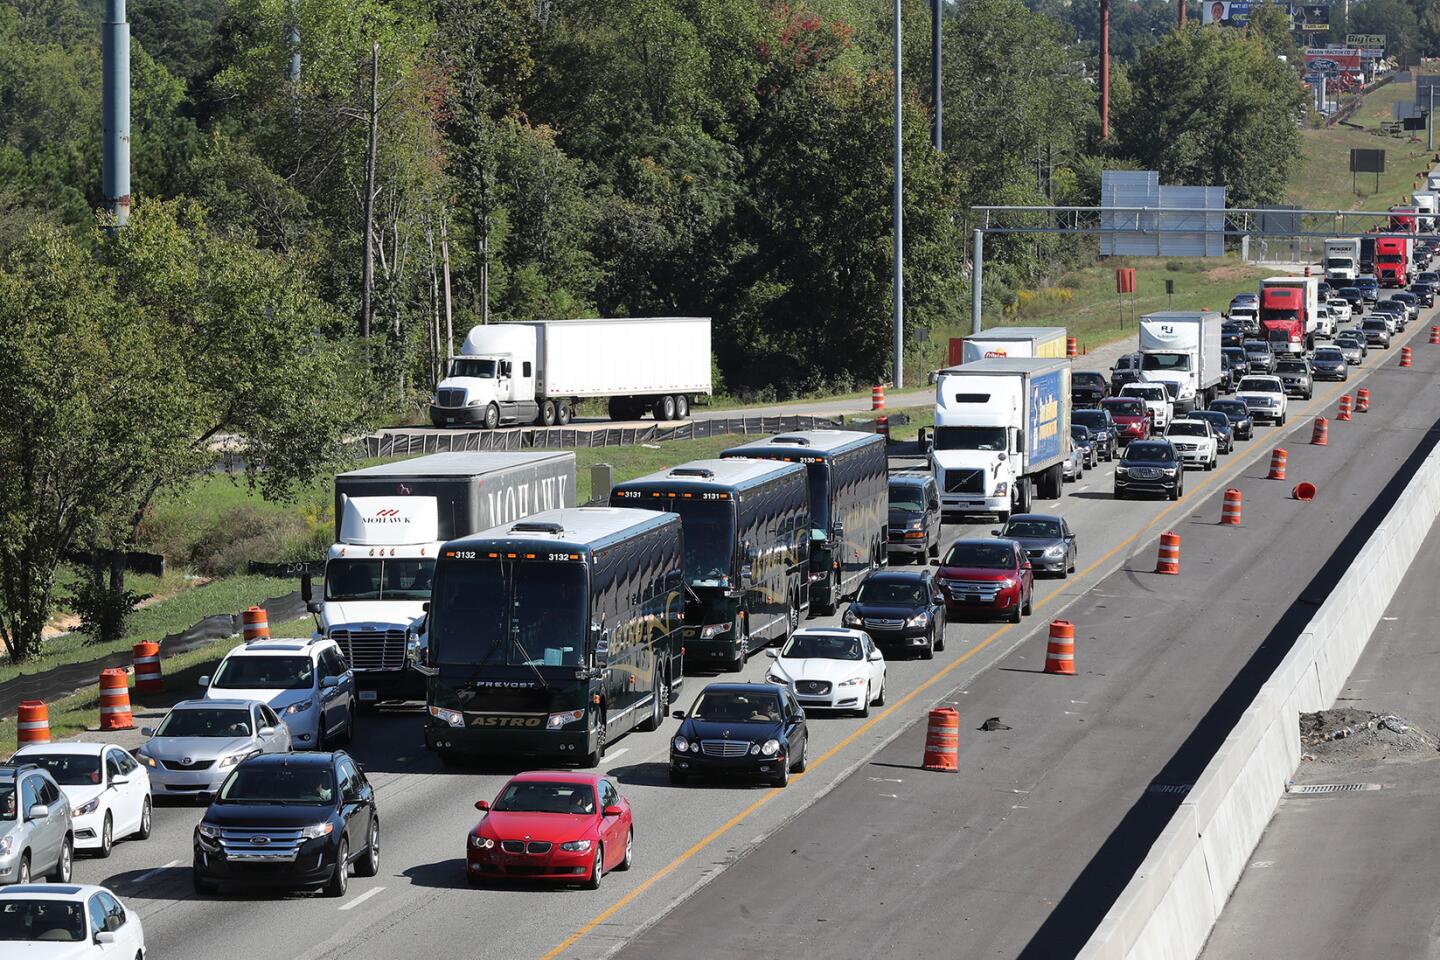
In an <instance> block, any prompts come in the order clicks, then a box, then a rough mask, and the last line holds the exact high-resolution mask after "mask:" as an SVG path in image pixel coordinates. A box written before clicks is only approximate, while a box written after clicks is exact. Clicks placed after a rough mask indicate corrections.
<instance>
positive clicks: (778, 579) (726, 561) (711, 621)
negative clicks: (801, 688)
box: [610, 459, 810, 671]
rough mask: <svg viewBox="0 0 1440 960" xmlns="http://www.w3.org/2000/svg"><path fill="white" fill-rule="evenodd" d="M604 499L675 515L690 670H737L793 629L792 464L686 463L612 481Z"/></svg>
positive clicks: (798, 525)
mask: <svg viewBox="0 0 1440 960" xmlns="http://www.w3.org/2000/svg"><path fill="white" fill-rule="evenodd" d="M610 505H611V506H614V507H641V508H643V509H646V510H663V511H666V512H668V513H674V514H678V515H679V517H680V521H681V524H682V525H683V528H684V532H685V583H686V584H687V585H688V586H689V587H690V592H689V597H688V600H687V602H686V604H685V633H684V636H685V641H684V650H685V659H686V661H687V662H688V663H689V664H690V666H691V667H699V668H701V669H705V668H707V667H710V666H720V667H723V668H724V669H726V670H731V671H738V670H740V669H741V668H742V667H744V666H745V658H746V657H747V656H748V655H750V654H751V653H754V652H755V651H756V650H760V649H762V648H764V647H765V646H766V645H768V644H769V643H770V642H771V641H775V640H784V639H785V638H787V637H788V636H789V635H790V632H791V631H792V630H794V629H795V627H796V626H798V625H799V623H800V612H801V610H802V609H803V608H804V607H805V606H807V605H808V603H809V584H810V563H809V557H810V521H809V517H810V495H809V486H808V482H807V479H806V471H805V468H804V467H803V466H801V465H800V464H798V463H782V462H780V461H776V460H738V459H732V460H695V461H692V462H690V463H684V464H681V465H680V466H678V467H675V468H673V469H670V470H662V471H660V472H659V473H652V474H650V475H649V476H646V477H640V478H639V479H637V480H630V481H628V482H626V483H622V484H619V485H618V486H616V487H615V489H614V490H613V491H611V494H610Z"/></svg>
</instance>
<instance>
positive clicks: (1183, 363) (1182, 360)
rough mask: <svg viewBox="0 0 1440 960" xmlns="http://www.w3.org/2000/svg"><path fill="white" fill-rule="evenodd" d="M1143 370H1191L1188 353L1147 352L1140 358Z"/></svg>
mask: <svg viewBox="0 0 1440 960" xmlns="http://www.w3.org/2000/svg"><path fill="white" fill-rule="evenodd" d="M1140 369H1141V370H1189V369H1190V354H1188V353H1147V354H1145V355H1143V356H1142V357H1141V358H1140Z"/></svg>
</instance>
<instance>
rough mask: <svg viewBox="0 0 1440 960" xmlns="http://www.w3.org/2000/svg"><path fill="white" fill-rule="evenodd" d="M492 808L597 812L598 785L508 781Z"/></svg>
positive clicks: (554, 811) (504, 811) (502, 809)
mask: <svg viewBox="0 0 1440 960" xmlns="http://www.w3.org/2000/svg"><path fill="white" fill-rule="evenodd" d="M490 809H491V810H494V811H496V812H497V813H569V814H587V813H589V814H593V813H594V812H595V788H594V787H593V786H591V785H590V784H588V783H565V782H563V781H550V780H523V781H521V782H519V783H507V784H505V789H504V790H501V791H500V796H498V797H496V798H495V803H494V805H493V806H492V807H491V808H490Z"/></svg>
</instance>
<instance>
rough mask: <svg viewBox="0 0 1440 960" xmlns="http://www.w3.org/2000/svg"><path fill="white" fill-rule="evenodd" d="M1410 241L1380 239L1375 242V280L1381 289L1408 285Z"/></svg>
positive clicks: (1394, 238) (1389, 238)
mask: <svg viewBox="0 0 1440 960" xmlns="http://www.w3.org/2000/svg"><path fill="white" fill-rule="evenodd" d="M1411 242H1412V241H1410V240H1402V239H1400V238H1398V237H1380V238H1379V239H1377V240H1376V241H1375V279H1376V280H1377V281H1379V283H1380V286H1382V287H1406V286H1409V285H1410V244H1411Z"/></svg>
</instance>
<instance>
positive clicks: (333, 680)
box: [320, 677, 340, 690]
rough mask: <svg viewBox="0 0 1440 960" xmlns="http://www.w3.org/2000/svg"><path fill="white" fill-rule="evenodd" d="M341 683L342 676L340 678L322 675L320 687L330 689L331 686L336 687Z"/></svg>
mask: <svg viewBox="0 0 1440 960" xmlns="http://www.w3.org/2000/svg"><path fill="white" fill-rule="evenodd" d="M339 684H340V678H339V677H321V678H320V689H322V690H329V689H330V688H332V687H335V686H338V685H339Z"/></svg>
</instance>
